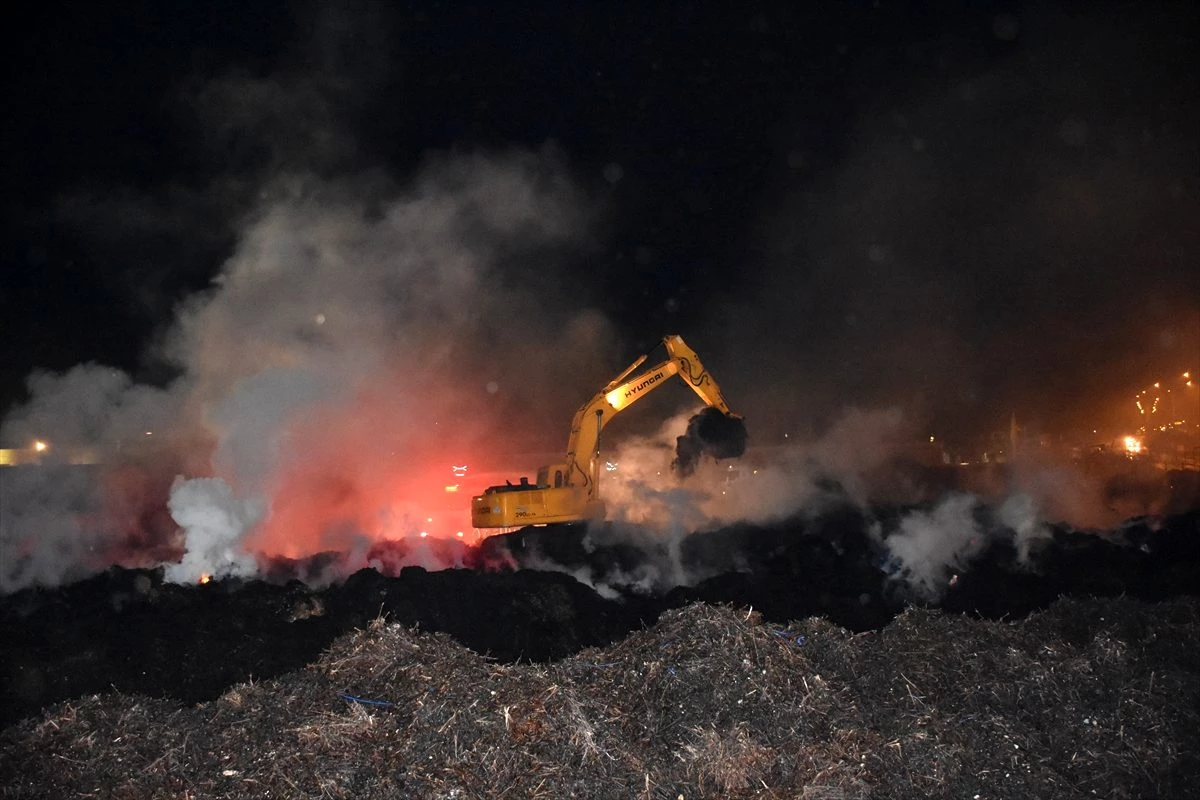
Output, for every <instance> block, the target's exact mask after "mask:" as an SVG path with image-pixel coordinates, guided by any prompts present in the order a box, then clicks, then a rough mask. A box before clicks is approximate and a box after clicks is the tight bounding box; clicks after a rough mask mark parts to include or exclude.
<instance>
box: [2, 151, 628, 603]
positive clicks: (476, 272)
mask: <svg viewBox="0 0 1200 800" xmlns="http://www.w3.org/2000/svg"><path fill="white" fill-rule="evenodd" d="M359 188H361V184H359V183H357V182H355V181H340V182H338V181H334V182H330V181H318V180H315V179H312V178H307V179H300V178H293V179H289V180H283V181H279V182H277V183H276V184H275V185H273V186H272V188H271V191H270V192H268V193H267V195H266V200H265V201H264V203H263V205H262V207H261V208H260V209H258V211H257V212H256V213H254V214H253V215H251V217H250V218H249V221H248V223H247V225H246V227H245V229H244V231H243V233H242V235H241V237H240V240H239V244H238V246H237V249H236V252H235V253H234V255H233V257H232V258H230V259H229V261H228V262H227V263H226V264H225V265H224V267H223V268H222V270H221V273H220V275H219V276H218V277H217V279H216V280H215V281H214V283H213V287H212V289H211V290H210V291H208V292H206V293H204V294H203V295H201V296H198V297H193V298H192V299H191V300H190V301H189V302H188V303H187V304H186V305H185V306H184V307H183V309H182V310H181V313H180V315H179V319H178V322H177V324H176V325H175V327H174V329H173V331H172V333H171V335H170V337H169V341H168V350H169V353H170V355H171V357H172V358H173V360H174V361H175V363H177V364H178V365H179V366H180V368H181V372H182V375H181V376H180V377H179V378H178V379H177V380H176V381H174V382H173V383H172V384H171V385H170V386H168V387H166V388H165V389H157V388H153V387H148V386H141V385H137V384H135V383H134V382H133V381H132V380H131V379H130V378H129V376H127V375H124V374H122V373H120V372H119V371H116V370H112V369H108V368H103V367H95V366H83V367H79V368H76V369H75V370H72V371H69V372H68V373H66V374H64V375H38V376H35V377H34V379H32V381H31V384H30V389H31V394H32V400H31V401H30V402H29V403H28V404H27V405H26V406H24V407H22V408H19V409H17V411H16V412H15V413H14V414H12V415H11V416H10V417H9V418H8V419H7V420H6V421H5V424H4V429H3V434H2V435H3V436H4V438H5V439H6V440H21V439H24V438H30V437H32V436H34V435H36V436H40V437H46V438H50V439H51V440H52V442H53V446H54V448H55V449H56V450H59V451H61V452H63V453H66V452H68V451H72V452H77V451H79V449H80V448H84V449H87V450H88V451H89V452H92V453H94V459H99V460H100V461H102V462H103V463H102V464H101V465H98V466H97V467H96V468H95V473H96V475H95V476H94V477H96V478H97V479H99V480H100V481H101V482H102V481H103V480H104V479H106V478H107V476H109V475H111V474H112V473H113V472H114V470H115V469H116V467H117V465H120V467H121V468H122V469H125V468H128V469H136V468H139V467H140V468H141V472H140V474H143V475H149V474H154V475H156V476H160V477H158V478H156V479H157V480H158V481H159V483H160V484H161V483H162V482H163V481H164V480H165V481H166V483H167V484H168V485H169V481H170V478H171V477H174V476H175V475H177V474H178V475H182V476H184V478H185V480H184V481H183V482H182V483H179V484H177V485H176V486H175V487H174V489H173V490H171V506H170V511H171V514H172V516H173V517H174V520H175V522H176V523H178V524H179V525H180V526H182V529H183V530H184V531H185V532H186V536H185V538H184V539H183V540H182V541H180V540H178V539H171V538H170V536H169V535H168V536H167V539H168V540H169V541H164V539H163V536H162V535H160V536H159V537H158V540H157V542H156V543H157V544H159V545H167V544H169V545H171V546H173V547H174V548H175V552H176V553H178V552H179V550H180V549H182V551H183V558H184V560H183V563H182V564H181V565H180V566H179V567H178V568H173V569H172V570H171V571H170V573H169V574H170V575H171V576H172V577H178V578H180V579H191V578H193V577H195V576H196V575H198V574H199V573H211V574H223V572H224V573H228V574H245V573H246V571H247V570H248V566H247V565H248V564H250V563H251V560H252V554H254V553H265V554H268V555H278V556H288V557H299V556H304V555H309V554H312V553H315V552H319V551H321V550H326V549H341V550H349V549H352V548H354V547H361V545H362V541H363V540H364V539H366V540H368V541H372V540H387V539H396V538H404V537H408V536H412V535H414V534H415V533H416V531H417V528H424V527H426V526H427V525H428V518H430V517H437V518H438V519H437V520H436V522H437V523H440V524H441V526H442V528H444V529H447V530H448V529H452V528H453V529H457V530H461V529H462V528H463V526H464V524H467V523H466V515H467V502H466V497H464V496H463V495H455V496H452V497H449V496H445V495H444V494H442V493H441V490H442V485H443V484H444V483H446V481H445V480H444V478H443V475H442V473H443V472H444V473H445V474H446V477H449V466H450V465H451V464H452V463H457V462H458V461H460V460H462V459H463V456H464V454H469V453H471V452H479V449H478V448H479V447H487V448H490V450H491V451H492V452H496V451H498V452H501V453H502V452H505V450H504V448H505V447H506V446H508V445H509V444H510V443H511V441H513V440H515V439H517V438H519V437H520V435H521V434H522V432H527V431H528V429H529V428H530V427H531V426H529V425H528V423H527V422H522V420H527V419H528V418H529V416H528V415H529V414H534V415H536V414H538V413H546V414H553V415H554V416H555V418H566V417H567V416H568V413H569V412H568V410H567V408H564V407H561V406H559V405H557V403H558V402H559V401H558V399H557V396H554V397H550V396H549V394H548V393H547V395H546V396H539V394H538V393H537V392H536V391H531V387H536V386H539V385H547V384H549V383H557V384H558V385H559V386H560V387H563V391H561V392H560V393H558V394H559V395H561V396H564V397H567V398H572V397H575V396H577V395H578V394H579V393H581V392H582V390H579V389H576V391H575V392H572V389H573V388H575V386H576V384H577V383H578V382H581V381H586V380H587V379H588V375H589V370H592V371H594V372H595V373H597V374H603V371H604V370H606V369H607V368H606V367H600V366H599V365H601V364H603V363H604V362H603V361H602V360H601V358H600V355H601V354H604V353H606V351H608V350H610V349H611V344H612V338H611V335H610V334H609V332H608V325H607V323H606V322H605V320H604V319H603V317H601V316H599V315H598V314H596V313H594V312H589V311H586V310H582V311H581V310H578V309H577V308H572V307H570V306H569V305H568V304H564V303H559V302H557V300H556V299H555V297H554V294H553V292H552V291H551V290H549V289H548V288H547V287H548V286H550V285H552V283H553V282H552V281H544V280H541V276H540V275H539V274H537V273H536V272H535V273H519V272H514V271H513V270H512V269H511V267H510V264H511V263H512V262H514V261H519V260H520V259H522V258H526V259H529V261H530V263H534V264H537V265H539V266H540V267H544V268H546V269H551V270H552V268H553V267H552V265H553V259H554V257H555V256H554V253H555V252H556V249H558V250H557V251H562V250H561V249H562V248H565V247H569V246H570V243H571V242H572V241H573V240H574V239H575V238H576V237H578V236H579V234H580V233H581V231H582V230H583V226H584V223H585V217H584V211H585V209H586V203H585V202H584V201H583V200H582V198H581V197H580V195H579V193H578V192H577V190H576V189H575V188H574V186H573V184H572V182H571V180H570V177H569V175H568V174H567V172H566V170H565V168H564V167H563V165H562V164H561V163H559V161H558V159H557V157H556V156H555V155H554V154H553V153H552V152H544V153H529V152H510V153H504V154H469V155H460V156H452V157H444V158H439V159H432V160H431V161H430V162H429V163H428V164H427V166H426V167H425V169H424V170H423V171H422V172H421V173H420V174H418V175H417V176H416V178H415V179H414V180H413V182H412V183H411V185H408V186H404V187H399V186H397V187H390V188H389V189H387V191H383V190H381V189H380V188H379V182H378V181H375V182H374V183H373V184H372V186H371V188H372V190H373V191H372V192H371V193H369V194H370V197H369V198H366V199H364V198H363V197H360V196H358V193H357V192H356V189H359ZM564 252H565V251H564ZM541 343H545V344H541ZM563 350H566V351H568V352H571V353H572V354H573V361H572V363H571V364H563V363H562V359H561V358H552V357H543V356H547V354H548V353H549V352H550V351H554V352H555V353H561V352H562V351H563ZM556 364H557V365H558V366H555V365H556ZM518 387H520V388H521V391H520V392H517V391H514V390H515V389H516V388H518ZM569 402H570V401H569V400H568V404H569ZM518 405H520V406H522V407H523V408H524V410H525V412H526V413H525V414H518V413H514V412H515V410H516V408H517V407H518ZM510 420H515V421H516V422H515V423H513V422H510ZM522 425H525V426H526V427H525V428H522ZM147 432H149V433H147ZM152 444H153V445H154V447H153V448H152V447H151V445H152ZM162 475H166V476H169V477H167V478H165V479H163V478H162V477H161V476H162ZM46 477H49V473H46ZM186 479H191V480H186ZM214 479H219V480H220V483H213V482H212V481H213V480H214ZM15 480H16V476H15V474H14V475H13V476H7V478H6V480H5V490H6V491H5V497H4V501H5V502H4V506H3V507H4V516H3V528H2V535H0V565H2V566H0V571H3V572H4V575H3V578H2V579H0V580H2V581H3V582H2V583H0V586H2V587H3V588H4V589H5V590H8V591H11V590H13V589H15V588H21V587H22V586H26V585H31V584H34V583H36V584H51V585H52V584H54V583H57V582H60V581H62V580H65V579H67V578H68V577H70V576H75V575H77V574H78V573H79V572H80V571H81V569H82V568H81V565H80V564H79V553H80V551H81V550H82V551H86V552H87V553H94V552H96V551H97V550H104V551H107V555H108V557H110V558H113V559H114V561H115V562H120V561H122V559H121V558H120V553H116V554H114V552H113V551H120V550H121V549H122V537H124V536H126V535H127V534H128V531H127V530H121V529H119V526H117V525H115V524H114V523H115V521H109V520H104V519H102V518H101V517H97V516H96V515H97V513H98V512H99V511H103V510H104V504H105V503H106V502H108V501H107V500H105V499H104V498H105V496H106V493H105V492H101V491H100V490H99V489H98V488H97V485H96V484H97V481H96V480H90V481H84V483H87V484H88V485H87V487H86V491H84V488H83V487H79V491H71V490H70V488H69V487H67V486H64V485H63V484H61V483H57V484H55V485H53V486H47V487H40V486H39V487H37V489H36V490H31V489H30V487H29V486H27V485H26V484H27V483H29V482H33V483H40V481H39V480H38V479H37V477H35V476H34V475H22V476H21V479H20V483H21V486H20V490H21V492H22V496H21V497H20V498H17V497H15V496H10V494H15V493H14V492H10V491H9V490H10V489H14V488H16V487H14V485H13V484H14V481H15ZM147 480H149V478H147ZM193 481H195V482H193ZM158 488H159V492H160V493H159V495H158V497H157V502H158V503H159V505H160V506H165V501H166V497H165V495H166V489H167V486H162V485H160V486H159V487H158ZM52 489H53V491H51V490H52ZM63 493H66V494H67V495H68V496H66V497H63V496H60V495H62V494H63ZM143 499H146V500H149V498H143ZM251 509H252V510H253V513H251ZM455 512H460V513H461V516H460V517H459V518H457V519H453V520H452V519H447V518H445V517H446V516H447V515H449V514H452V513H455ZM80 514H84V516H83V517H81V516H80ZM101 516H102V515H101ZM166 528H167V530H168V531H171V526H170V525H166ZM442 532H443V533H444V530H443V531H442ZM414 552H416V551H414ZM98 560H100V561H103V560H104V558H103V557H99V558H98ZM126 560H128V559H126ZM114 561H110V562H109V563H114ZM84 571H86V570H84Z"/></svg>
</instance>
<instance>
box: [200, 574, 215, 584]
mask: <svg viewBox="0 0 1200 800" xmlns="http://www.w3.org/2000/svg"><path fill="white" fill-rule="evenodd" d="M211 581H212V575H209V574H208V573H207V572H206V573H204V574H203V575H201V576H200V583H209V582H211Z"/></svg>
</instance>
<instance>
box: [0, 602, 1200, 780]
mask: <svg viewBox="0 0 1200 800" xmlns="http://www.w3.org/2000/svg"><path fill="white" fill-rule="evenodd" d="M1198 653H1200V605H1198V604H1197V601H1196V600H1195V599H1187V600H1184V599H1180V600H1175V601H1171V602H1169V603H1164V604H1160V605H1144V604H1142V603H1140V602H1137V601H1134V600H1131V599H1124V598H1122V599H1114V600H1108V601H1102V602H1080V601H1075V600H1060V601H1058V602H1056V603H1055V604H1054V605H1052V606H1051V607H1050V608H1048V609H1047V610H1045V611H1043V612H1040V613H1038V614H1036V615H1034V616H1032V617H1030V618H1028V619H1026V620H1024V621H1023V622H1019V623H1013V622H982V621H977V620H972V619H969V618H966V617H963V616H959V615H954V614H944V613H939V612H934V611H923V610H909V611H906V612H905V613H904V614H902V615H901V616H900V617H899V618H897V619H896V621H895V622H893V623H892V624H891V625H890V626H889V627H888V628H886V629H885V630H883V631H881V632H879V633H873V634H861V635H854V634H852V633H850V632H848V631H846V630H844V629H842V628H839V627H837V626H835V625H832V624H830V623H828V622H825V621H822V620H806V621H802V622H796V623H792V624H789V625H779V624H772V623H768V622H765V621H764V619H763V618H762V617H761V616H760V615H759V614H758V613H756V612H753V611H749V612H748V611H746V610H745V609H734V608H715V607H711V606H706V605H691V606H687V607H686V608H683V609H680V610H676V611H670V612H667V613H665V614H663V615H662V617H661V618H660V619H659V621H658V623H657V624H656V625H654V626H653V627H651V628H649V629H647V630H644V631H641V632H638V633H635V634H634V635H632V636H630V637H629V638H627V639H626V640H624V641H623V642H621V643H619V644H616V645H612V646H609V647H606V648H602V649H587V650H583V651H581V652H579V653H577V654H576V655H574V656H571V657H569V658H566V659H563V660H561V661H558V662H557V663H553V664H528V663H525V664H501V663H496V662H494V661H492V660H489V659H487V658H485V657H483V656H480V655H478V654H477V653H474V652H472V651H470V650H468V649H466V648H464V647H463V646H461V645H460V644H458V643H456V642H455V641H453V640H452V639H450V638H449V637H447V636H444V635H438V634H429V633H420V632H417V631H416V630H413V629H411V628H407V627H405V626H403V625H399V624H396V623H394V622H389V621H388V620H386V619H385V618H379V619H376V620H375V621H373V622H372V623H371V624H370V625H369V626H367V627H366V628H365V629H363V630H358V631H354V632H352V633H348V634H346V635H344V636H341V637H339V638H338V639H336V640H334V641H333V642H332V644H331V645H330V646H329V647H328V648H327V649H326V650H325V651H324V652H323V653H322V654H321V656H320V657H319V658H318V659H317V660H316V661H315V662H314V663H313V664H311V665H310V666H307V667H305V668H304V669H301V670H298V671H296V672H292V673H289V674H287V675H284V676H281V677H279V678H277V679H274V680H267V681H257V682H252V683H244V684H239V685H237V686H234V687H231V688H230V689H229V690H228V691H227V692H225V693H224V694H222V695H221V696H220V697H218V698H216V699H215V700H213V701H212V702H207V703H202V704H200V705H198V706H195V707H191V708H180V707H178V706H177V705H176V704H174V703H171V702H169V701H164V700H155V699H149V698H146V697H143V696H136V695H122V694H108V695H96V696H90V697H86V698H83V699H80V700H76V701H72V702H68V703H62V704H59V705H56V706H54V707H52V708H49V709H47V711H46V713H45V714H44V716H43V717H42V718H40V719H30V720H27V721H25V722H23V723H21V724H19V725H16V726H13V727H11V728H9V729H7V730H6V731H4V732H3V733H0V754H2V756H3V758H2V759H0V783H2V784H3V785H4V786H5V787H6V792H7V796H11V797H20V798H34V797H51V796H55V797H67V796H75V795H82V794H86V793H89V792H94V791H95V790H96V787H103V791H106V792H108V793H109V794H111V795H113V796H131V797H132V796H138V797H143V796H153V797H167V796H181V795H183V794H189V793H190V794H198V795H203V796H205V797H213V798H221V797H230V798H233V797H237V798H244V797H281V796H308V795H312V796H315V795H318V794H319V795H321V796H323V797H331V798H343V797H344V798H384V797H388V798H390V797H397V796H406V797H431V798H432V797H484V796H498V795H499V794H504V793H506V794H509V795H511V796H521V797H571V796H574V797H582V796H587V797H596V798H607V797H612V798H617V797H621V798H625V797H631V796H638V797H647V798H676V797H681V796H682V797H697V796H707V797H712V796H722V797H751V796H753V797H781V798H782V797H789V798H791V797H806V798H847V799H848V798H866V797H876V798H928V797H972V796H985V797H997V796H1005V797H1047V798H1053V797H1077V796H1092V794H1093V793H1095V794H1097V795H1102V796H1105V797H1150V796H1154V797H1184V796H1195V794H1196V793H1197V792H1200V756H1198V755H1197V753H1198V752H1200V747H1198V745H1200V739H1198V736H1200V734H1198V733H1197V732H1198V731H1200V711H1198V709H1200V662H1198V661H1197V654H1198Z"/></svg>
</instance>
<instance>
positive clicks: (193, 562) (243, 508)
mask: <svg viewBox="0 0 1200 800" xmlns="http://www.w3.org/2000/svg"><path fill="white" fill-rule="evenodd" d="M168 505H169V507H170V509H171V517H172V518H173V519H174V520H175V521H176V522H177V523H179V526H180V527H181V528H182V529H183V530H184V531H185V533H186V537H187V538H186V546H187V551H186V552H185V553H184V556H183V560H182V561H180V562H179V563H178V564H171V565H169V566H168V567H167V569H166V572H165V577H166V579H167V580H169V581H175V582H177V583H195V582H197V581H199V580H200V579H201V578H202V577H203V576H206V575H207V576H209V577H211V578H227V577H235V578H248V577H250V576H252V575H254V574H255V572H256V571H257V568H258V565H257V564H256V563H255V559H254V555H253V554H252V553H248V552H246V550H245V549H243V548H242V546H241V537H242V534H243V533H244V532H245V531H247V530H249V529H250V528H251V527H253V526H254V524H255V523H257V522H258V521H259V520H260V519H262V516H263V511H264V509H263V508H262V506H261V505H260V504H259V503H258V502H257V501H256V500H243V499H239V498H237V497H234V494H233V490H232V489H230V488H229V484H227V483H225V481H224V480H222V479H221V478H192V479H190V480H183V479H179V480H177V481H176V482H175V485H174V486H172V487H171V499H170V501H169V504H168Z"/></svg>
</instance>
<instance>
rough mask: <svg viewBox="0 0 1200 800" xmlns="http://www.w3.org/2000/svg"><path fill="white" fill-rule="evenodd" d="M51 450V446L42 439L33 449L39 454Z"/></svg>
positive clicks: (35, 443) (34, 444)
mask: <svg viewBox="0 0 1200 800" xmlns="http://www.w3.org/2000/svg"><path fill="white" fill-rule="evenodd" d="M49 448H50V445H48V444H46V443H45V442H43V441H42V440H41V439H39V440H37V441H36V442H34V443H33V449H34V450H36V451H37V452H39V453H44V452H46V450H48V449H49Z"/></svg>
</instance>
